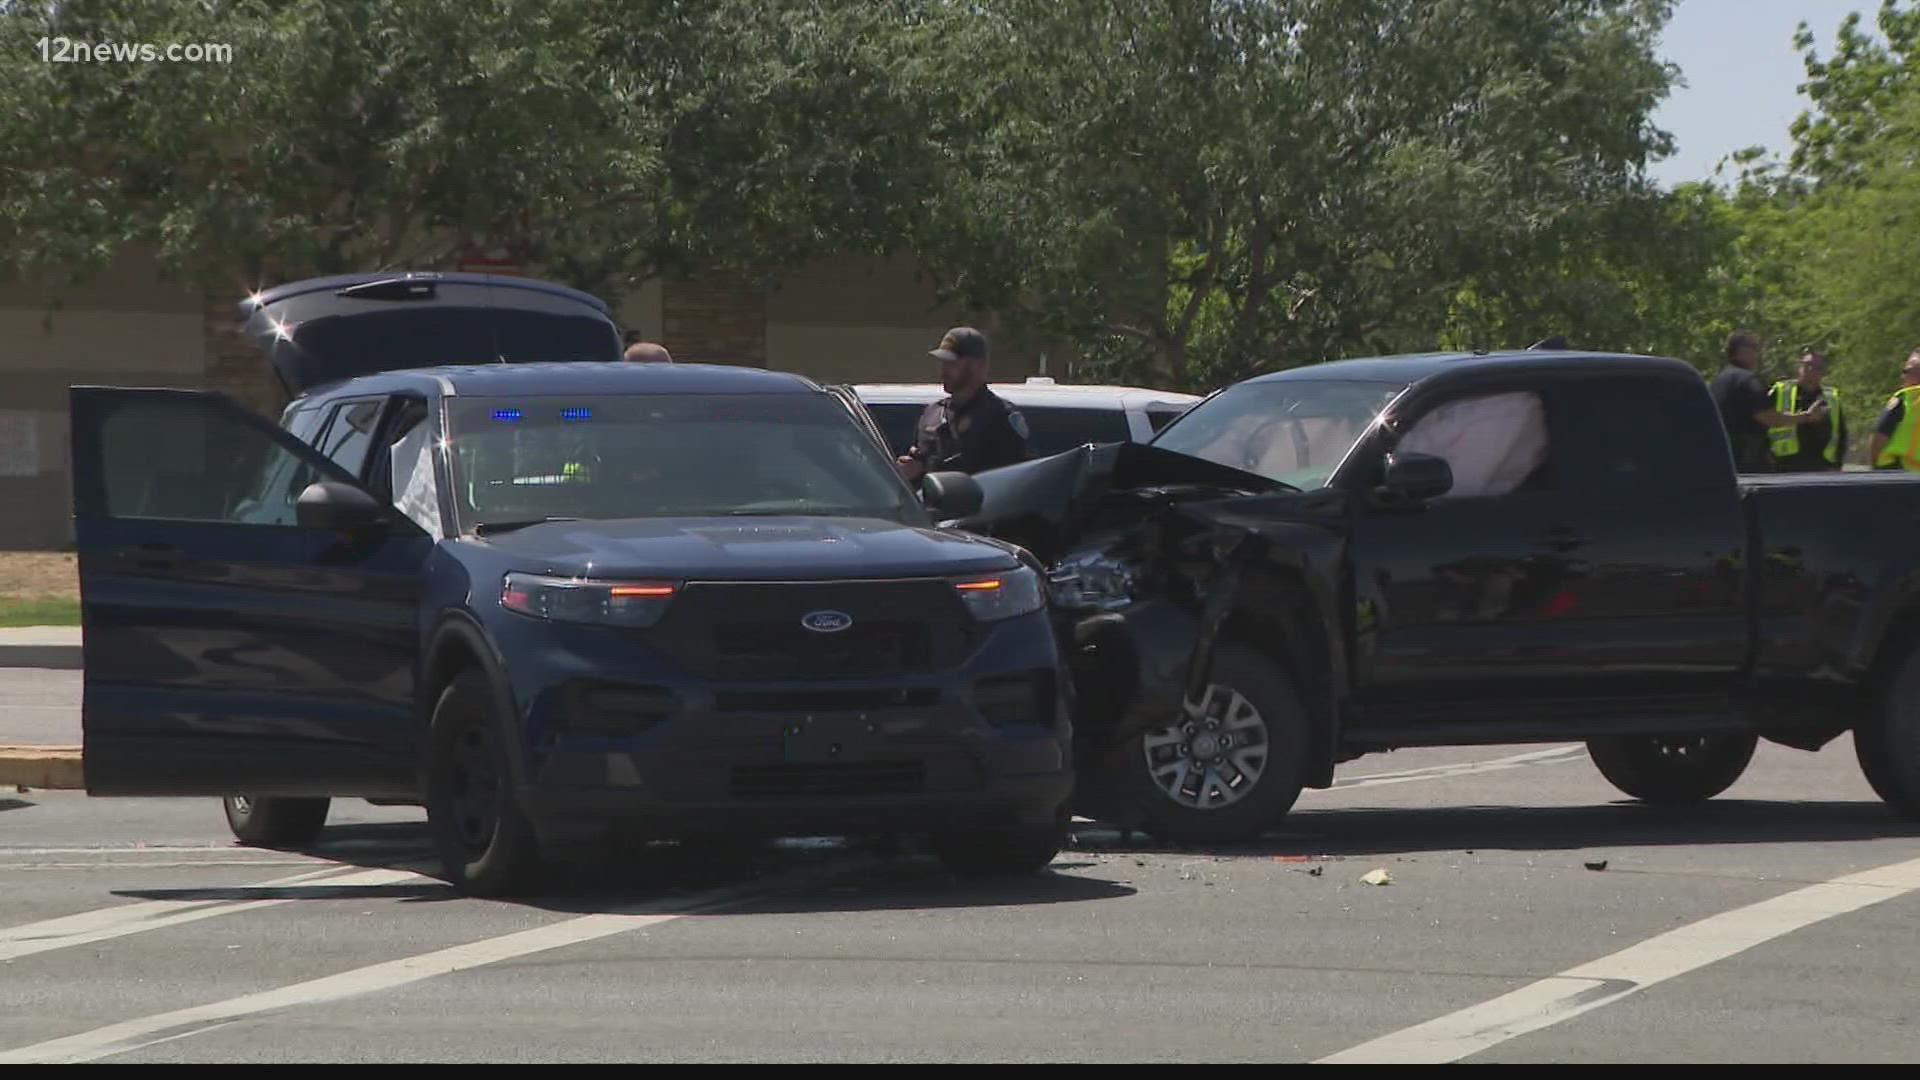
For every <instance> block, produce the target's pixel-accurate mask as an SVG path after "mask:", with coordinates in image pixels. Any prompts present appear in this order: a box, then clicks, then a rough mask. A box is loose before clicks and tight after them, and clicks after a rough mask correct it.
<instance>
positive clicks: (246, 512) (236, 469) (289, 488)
mask: <svg viewBox="0 0 1920 1080" xmlns="http://www.w3.org/2000/svg"><path fill="white" fill-rule="evenodd" d="M100 443H101V468H102V471H103V473H104V480H105V484H106V512H107V513H108V514H109V515H111V516H113V517H122V518H150V519H166V520H175V521H220V522H229V523H234V524H251V525H292V524H295V517H294V502H295V500H296V499H298V498H299V497H300V493H301V492H302V491H304V490H306V487H307V485H309V484H311V483H313V482H314V481H316V480H319V479H321V478H322V477H321V474H320V470H319V469H318V468H317V467H316V466H315V465H313V464H312V463H310V462H308V461H306V460H305V459H303V458H301V457H299V456H297V455H295V454H294V453H293V452H291V451H290V450H288V449H287V448H286V447H284V446H282V445H280V443H279V442H278V441H276V440H275V439H273V438H272V437H271V436H270V435H269V434H267V432H265V431H263V430H261V429H260V428H258V427H255V426H253V425H252V424H250V423H248V422H247V421H246V419H245V418H244V417H242V416H239V415H237V414H234V413H231V412H228V411H226V410H224V409H221V408H220V407H218V406H217V405H214V404H213V403H211V402H209V401H207V400H206V399H202V398H192V397H186V396H180V397H153V398H147V397H140V398H131V399H128V400H127V401H125V402H124V403H122V404H120V405H118V406H117V407H115V408H114V410H113V412H112V413H111V414H110V415H108V416H107V417H106V418H105V419H104V420H103V421H102V422H101V425H100Z"/></svg>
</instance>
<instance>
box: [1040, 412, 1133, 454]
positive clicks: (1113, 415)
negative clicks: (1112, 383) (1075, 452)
mask: <svg viewBox="0 0 1920 1080" xmlns="http://www.w3.org/2000/svg"><path fill="white" fill-rule="evenodd" d="M1018 408H1019V410H1020V415H1022V416H1024V417H1026V418H1027V428H1028V430H1029V431H1031V432H1032V433H1033V437H1032V440H1031V442H1032V444H1033V453H1034V456H1035V457H1046V456H1048V455H1050V454H1058V453H1060V452H1061V451H1063V450H1071V449H1073V448H1074V447H1076V446H1080V445H1082V444H1085V443H1111V442H1126V441H1127V440H1128V439H1130V438H1132V437H1133V432H1132V431H1131V430H1129V429H1128V428H1127V414H1126V413H1124V412H1121V411H1120V410H1119V409H1075V408H1070V407H1061V406H1057V405H1022V406H1018Z"/></svg>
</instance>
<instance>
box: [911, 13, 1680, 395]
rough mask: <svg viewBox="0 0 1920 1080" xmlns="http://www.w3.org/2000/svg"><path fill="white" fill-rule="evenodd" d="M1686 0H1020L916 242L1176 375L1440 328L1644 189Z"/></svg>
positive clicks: (1322, 354)
mask: <svg viewBox="0 0 1920 1080" xmlns="http://www.w3.org/2000/svg"><path fill="white" fill-rule="evenodd" d="M1669 7H1670V5H1669V4H1666V3H1660V2H1651V0H1647V2H1638V0H1619V2H1605V0H1552V2H1539V0H1528V2H1519V0H1434V2H1431V3H1423V4H1418V5H1410V4H1403V3H1393V2H1386V0H1261V2H1254V0H1238V2H1232V0H1213V2H1209V3H1201V4H1166V3H1161V2H1156V0H1105V2H1102V3H1097V4H1068V5H1061V4H1056V3H1048V2H1044V0H1011V2H1009V3H1005V4H996V5H993V6H992V7H991V8H990V9H989V14H986V15H984V16H983V17H982V18H980V19H978V20H976V21H975V22H974V23H973V25H972V34H973V35H974V36H973V38H972V39H971V40H970V42H969V44H968V45H967V46H966V47H964V48H961V49H959V50H958V51H960V52H962V53H964V54H965V55H968V56H971V57H976V58H980V59H979V67H980V68H981V69H982V70H977V71H969V73H968V74H967V76H966V77H967V78H968V79H969V80H970V82H969V85H970V86H971V88H972V89H973V91H974V92H973V95H972V97H971V98H970V100H969V101H968V103H967V109H968V111H969V112H970V113H971V114H972V115H973V116H976V117H978V118H979V120H978V126H979V127H980V128H981V134H980V135H979V136H978V137H977V141H976V142H974V143H973V144H971V145H968V146H964V147H962V148H960V149H959V151H958V152H959V153H960V154H962V155H964V160H965V165H964V166H963V167H962V168H961V169H959V170H958V173H959V176H958V179H957V181H956V182H955V183H954V184H952V185H950V186H949V187H948V188H945V189H943V191H942V193H941V198H942V202H941V205H940V206H939V207H938V208H936V210H935V212H933V213H932V214H930V223H929V226H928V227H929V228H931V229H933V230H934V231H935V233H936V235H937V236H939V237H941V238H943V239H945V240H947V241H948V243H946V244H945V245H941V244H922V245H921V246H922V248H923V249H932V250H944V251H947V252H950V253H951V254H950V256H949V257H948V259H947V260H946V262H945V263H944V264H941V265H940V269H942V270H943V271H944V273H943V277H944V278H945V279H946V280H947V281H948V282H949V283H950V284H951V285H952V286H953V289H954V292H955V293H956V295H959V296H961V297H963V298H965V299H967V300H971V301H974V302H976V303H980V304H983V305H986V306H993V307H997V308H1002V309H1006V308H1009V307H1011V308H1013V309H1015V310H1018V311H1020V312H1021V313H1022V315H1023V316H1024V317H1026V318H1027V319H1029V320H1030V321H1031V322H1033V323H1034V324H1036V325H1040V326H1044V327H1045V328H1046V329H1048V330H1050V331H1052V332H1054V333H1055V334H1056V335H1059V336H1061V337H1065V338H1068V339H1071V340H1074V341H1077V342H1079V343H1081V344H1082V345H1083V346H1085V347H1086V349H1087V351H1088V353H1089V354H1090V355H1091V356H1093V357H1094V358H1096V359H1099V360H1103V361H1105V363H1104V364H1103V365H1102V367H1103V369H1104V370H1105V371H1106V372H1110V373H1114V374H1116V375H1125V374H1133V375H1137V376H1138V377H1142V378H1147V379H1151V380H1152V381H1155V382H1159V383H1164V384H1167V385H1174V386H1195V385H1210V384H1214V383H1217V382H1220V381H1223V380H1226V379H1230V378H1237V377H1239V376H1242V375H1245V374H1248V373H1250V372H1252V371H1255V370H1261V369H1266V368H1272V367H1281V366H1291V365H1294V364H1299V363H1308V362H1313V361H1317V360H1321V359H1326V358H1329V357H1332V356H1337V355H1340V354H1342V353H1346V352H1350V351H1356V350H1375V349H1383V348H1403V347H1422V346H1429V345H1432V344H1434V343H1436V341H1437V338H1438V335H1439V333H1440V328H1441V326H1442V324H1443V323H1444V322H1445V321H1446V319H1447V317H1448V313H1449V312H1450V311H1451V310H1452V309H1453V308H1454V306H1455V304H1456V302H1457V301H1458V298H1459V297H1460V296H1461V294H1462V291H1463V289H1472V290H1474V291H1475V293H1476V294H1478V295H1482V296H1486V295H1496V296H1498V295H1505V294H1506V293H1508V292H1511V291H1512V290H1513V289H1514V288H1516V287H1517V285H1516V283H1520V282H1523V281H1524V280H1525V279H1526V276H1527V275H1528V274H1529V273H1530V271H1529V270H1528V269H1527V268H1528V266H1529V264H1530V260H1532V259H1534V258H1535V257H1537V256H1538V255H1539V254H1540V253H1541V252H1544V251H1555V250H1559V249H1561V248H1563V247H1564V246H1565V245H1566V244H1568V243H1571V242H1577V240H1578V238H1579V237H1580V235H1581V234H1582V233H1583V231H1584V230H1585V228H1586V227H1587V225H1588V224H1589V223H1590V222H1591V220H1592V215H1593V214H1594V212H1595V208H1596V207H1599V206H1605V205H1607V204H1609V203H1611V202H1613V201H1616V200H1619V199H1626V198H1633V197H1636V196H1638V195H1640V194H1643V193H1644V191H1645V182H1644V179H1643V177H1642V175H1641V174H1642V168H1643V165H1644V163H1645V161H1646V159H1647V157H1648V156H1649V155H1650V154H1653V153H1657V152H1660V151H1661V150H1663V149H1664V148H1665V141H1664V136H1662V135H1661V134H1660V133H1658V132H1657V131H1655V130H1653V128H1652V126H1651V125H1650V124H1649V123H1648V121H1647V117H1648V114H1649V113H1650V111H1651V109H1652V108H1653V106H1654V105H1655V104H1656V103H1657V102H1658V101H1659V99H1660V97H1661V96H1662V95H1663V94H1664V93H1665V91H1666V88H1667V85H1668V82H1669V80H1670V77H1671V74H1670V72H1668V71H1667V70H1666V68H1665V67H1664V66H1663V65H1661V64H1660V63H1658V61H1657V60H1656V59H1655V57H1654V55H1653V51H1652V44H1653V36H1654V34H1655V32H1656V31H1657V29H1658V27H1659V25H1660V24H1661V22H1662V21H1663V20H1664V18H1665V17H1666V15H1667V12H1668V9H1669Z"/></svg>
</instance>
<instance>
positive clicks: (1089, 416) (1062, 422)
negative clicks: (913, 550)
mask: <svg viewBox="0 0 1920 1080" xmlns="http://www.w3.org/2000/svg"><path fill="white" fill-rule="evenodd" d="M989 388H990V389H992V390H993V392H994V393H995V394H998V395H1000V397H1002V398H1004V399H1006V401H1007V403H1008V404H1010V405H1012V406H1014V407H1015V408H1017V409H1019V410H1020V413H1021V415H1022V416H1025V417H1026V419H1027V427H1028V428H1029V429H1030V430H1031V431H1032V433H1033V437H1032V439H1031V442H1032V444H1033V456H1034V457H1048V456H1050V455H1053V454H1058V453H1060V452H1062V451H1064V450H1071V449H1073V448H1074V447H1076V446H1080V445H1083V444H1085V443H1110V442H1146V441H1147V440H1149V439H1151V438H1153V434H1154V432H1156V431H1159V430H1160V429H1161V428H1163V427H1166V426H1167V424H1168V422H1169V421H1171V420H1172V419H1173V418H1174V417H1176V416H1179V415H1180V414H1181V413H1183V412H1186V411H1187V409H1188V408H1190V407H1192V405H1193V404H1194V403H1195V402H1197V401H1199V400H1200V398H1199V396H1198V395H1195V394H1178V393H1174V392H1173V391H1171V390H1149V389H1146V388H1144V387H1139V386H1091V385H1082V384H1071V383H1069V384H1065V385H1063V384H1061V383H1057V382H1054V381H1053V380H1052V379H1050V378H1047V377H1045V376H1035V377H1033V378H1030V379H1028V380H1027V381H1025V382H1019V383H991V384H989ZM852 389H853V392H854V393H855V394H857V395H859V398H860V400H861V402H862V403H863V404H865V405H866V407H867V411H868V412H869V413H871V414H873V419H874V422H875V423H877V424H879V425H880V430H881V432H882V433H883V434H884V435H885V436H886V439H887V445H888V447H889V448H891V449H892V450H893V452H894V453H896V454H898V453H904V452H905V451H906V449H907V448H908V447H911V446H912V445H913V439H914V431H913V429H914V425H915V423H916V422H917V421H918V420H919V419H920V414H921V412H923V411H925V409H926V407H927V406H928V405H931V404H933V403H934V402H936V401H939V400H940V399H941V398H944V397H946V396H947V392H946V391H945V390H943V389H941V388H940V385H939V384H938V383H857V384H855V385H854V386H853V387H852Z"/></svg>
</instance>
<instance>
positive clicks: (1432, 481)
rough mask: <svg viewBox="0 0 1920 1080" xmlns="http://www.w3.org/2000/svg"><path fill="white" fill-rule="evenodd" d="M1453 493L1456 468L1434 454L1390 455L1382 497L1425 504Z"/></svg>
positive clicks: (1382, 484) (1383, 482)
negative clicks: (1427, 501)
mask: <svg viewBox="0 0 1920 1080" xmlns="http://www.w3.org/2000/svg"><path fill="white" fill-rule="evenodd" d="M1452 490H1453V467H1452V466H1450V465H1448V464H1447V459H1446V458H1439V457H1434V456H1433V455H1432V454H1412V453H1409V454H1388V455H1387V472H1386V478H1385V479H1384V480H1383V481H1381V484H1380V491H1381V494H1383V495H1385V496H1387V497H1388V498H1390V499H1393V500H1394V501H1404V502H1425V501H1426V500H1428V499H1437V498H1439V497H1440V496H1442V495H1445V494H1446V493H1447V492H1449V491H1452Z"/></svg>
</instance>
